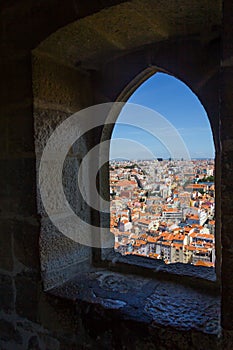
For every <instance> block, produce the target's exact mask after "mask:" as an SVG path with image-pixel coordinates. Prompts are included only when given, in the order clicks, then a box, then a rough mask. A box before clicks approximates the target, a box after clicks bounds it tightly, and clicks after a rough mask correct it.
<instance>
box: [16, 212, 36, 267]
mask: <svg viewBox="0 0 233 350" xmlns="http://www.w3.org/2000/svg"><path fill="white" fill-rule="evenodd" d="M31 221H32V220H31ZM34 221H35V222H34V224H33V223H29V222H26V221H23V222H22V221H17V220H15V221H14V222H13V224H12V226H13V241H14V243H13V244H14V254H15V257H16V259H17V260H18V261H19V262H20V263H22V264H23V265H24V266H26V267H28V268H36V269H38V270H39V265H40V263H39V230H40V228H39V222H37V221H36V219H35V220H34Z"/></svg>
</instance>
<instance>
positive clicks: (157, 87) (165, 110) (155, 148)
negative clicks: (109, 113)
mask: <svg viewBox="0 0 233 350" xmlns="http://www.w3.org/2000/svg"><path fill="white" fill-rule="evenodd" d="M128 104H135V105H140V106H144V107H145V108H147V109H148V111H149V109H150V110H153V111H155V112H154V113H155V115H159V116H160V117H161V118H163V120H164V121H165V122H166V123H167V125H168V128H170V130H169V133H167V137H166V136H165V141H164V140H162V142H161V138H159V137H155V135H157V134H159V133H160V134H161V133H164V134H165V133H166V132H167V130H166V129H165V128H164V125H163V126H161V125H158V120H156V121H155V122H153V121H152V119H151V117H150V118H148V117H147V115H145V114H143V116H142V114H140V113H139V112H138V113H137V111H136V112H134V115H133V119H132V115H130V112H131V114H132V109H129V108H127V105H128ZM135 110H136V109H135ZM130 118H131V120H134V121H135V125H134V122H133V123H131V124H130V125H126V123H128V120H129V119H130ZM139 121H140V125H141V127H140V128H139V127H137V125H138V123H139ZM162 127H163V128H164V131H163V130H162ZM149 129H150V132H151V131H152V134H150V132H148V130H149ZM172 130H173V131H174V132H175V133H177V134H178V135H179V138H180V139H182V141H183V143H184V145H185V147H186V148H187V150H188V153H189V157H190V159H205V158H211V159H213V158H214V152H215V151H214V143H213V136H212V131H211V127H210V123H209V120H208V117H207V114H206V111H205V110H204V107H203V106H202V105H201V103H200V101H199V100H198V98H197V97H196V96H195V95H194V93H193V92H192V91H191V90H190V89H189V88H188V86H187V85H185V84H184V83H183V82H181V81H180V80H178V79H176V78H174V77H173V76H170V75H168V74H164V73H157V74H155V75H153V76H152V77H151V78H149V79H148V80H147V81H146V82H144V83H143V84H142V85H141V86H140V87H139V88H138V89H137V90H136V91H135V92H134V93H133V94H132V96H131V97H130V98H129V100H128V101H127V103H126V106H125V107H124V108H123V110H122V112H121V113H120V115H119V117H118V119H117V123H116V124H115V127H114V130H113V134H112V140H114V142H111V147H110V159H117V158H118V159H119V158H124V159H129V160H132V159H135V160H137V159H156V158H158V157H162V158H164V159H169V158H170V157H171V158H174V157H172V156H171V151H169V149H168V148H167V144H166V142H167V141H166V140H170V148H171V143H172V142H173V145H174V147H175V146H176V144H177V142H176V138H174V140H172V138H173V134H174V132H173V133H172ZM117 140H118V141H117ZM114 143H115V145H114ZM119 155H123V157H121V156H120V157H119Z"/></svg>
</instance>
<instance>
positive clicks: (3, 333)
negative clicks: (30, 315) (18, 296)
mask: <svg viewBox="0 0 233 350" xmlns="http://www.w3.org/2000/svg"><path fill="white" fill-rule="evenodd" d="M0 339H1V340H3V341H5V342H10V341H12V342H15V343H16V344H18V345H19V344H22V343H23V341H22V338H21V335H20V333H19V332H18V331H17V330H16V329H15V327H14V325H13V324H12V323H10V322H8V321H5V320H0Z"/></svg>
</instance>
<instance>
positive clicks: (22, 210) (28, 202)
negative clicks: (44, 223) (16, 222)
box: [0, 158, 36, 216]
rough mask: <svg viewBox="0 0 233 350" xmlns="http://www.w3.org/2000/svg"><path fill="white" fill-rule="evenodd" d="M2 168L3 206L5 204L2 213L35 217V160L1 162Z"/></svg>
mask: <svg viewBox="0 0 233 350" xmlns="http://www.w3.org/2000/svg"><path fill="white" fill-rule="evenodd" d="M0 167H1V169H3V171H2V172H1V174H0V196H1V198H2V199H3V201H2V202H1V204H2V203H3V204H4V206H2V207H1V210H2V212H8V213H9V212H10V213H17V215H20V214H23V215H24V216H27V215H35V213H36V199H35V188H36V180H35V176H36V170H35V160H34V159H30V158H22V159H11V160H0ZM16 169H17V172H16ZM6 179H7V181H6Z"/></svg>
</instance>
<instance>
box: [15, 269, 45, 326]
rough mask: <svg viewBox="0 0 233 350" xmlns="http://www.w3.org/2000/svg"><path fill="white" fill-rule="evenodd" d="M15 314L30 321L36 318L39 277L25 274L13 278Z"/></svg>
mask: <svg viewBox="0 0 233 350" xmlns="http://www.w3.org/2000/svg"><path fill="white" fill-rule="evenodd" d="M15 286H16V312H17V313H18V314H19V315H20V316H22V317H25V318H28V319H29V320H32V321H37V318H38V300H39V294H40V292H41V281H40V278H39V275H36V274H33V273H29V272H27V273H26V272H25V273H21V274H18V275H17V276H16V278H15Z"/></svg>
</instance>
